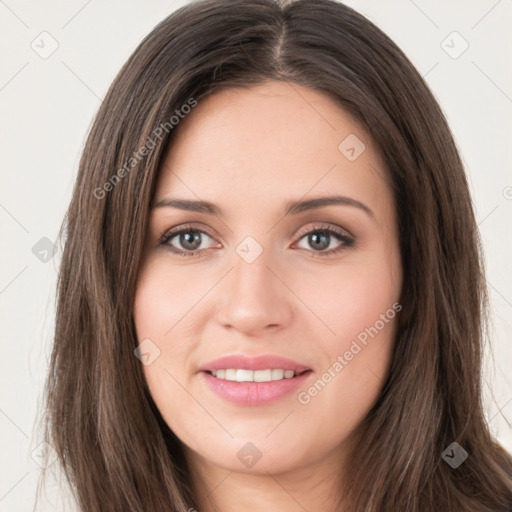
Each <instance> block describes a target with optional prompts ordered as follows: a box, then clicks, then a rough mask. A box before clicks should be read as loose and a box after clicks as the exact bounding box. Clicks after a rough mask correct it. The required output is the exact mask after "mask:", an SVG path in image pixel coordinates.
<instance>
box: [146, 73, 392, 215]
mask: <svg viewBox="0 0 512 512" xmlns="http://www.w3.org/2000/svg"><path fill="white" fill-rule="evenodd" d="M385 188H386V177H385V171H384V165H383V162H382V159H381V157H380V154H379V153H378V151H377V150H376V148H375V147H374V143H373V141H372V140H371V138H370V136H369V135H368V134H367V132H366V131H365V130H364V129H362V127H361V126H360V125H359V123H357V122H356V121H355V120H354V119H352V118H351V116H349V115H348V114H347V113H346V112H345V111H343V110H342V109H341V108H340V107H339V106H338V105H337V104H336V103H335V102H334V101H332V100H331V99H330V98H329V97H327V96H326V95H324V94H322V93H320V92H318V91H315V90H313V89H310V88H307V87H304V86H301V85H298V84H295V83H290V82H267V83H265V84H261V85H257V86H253V87H251V88H247V89H246V88H236V89H235V88H230V89H226V90H222V91H220V92H216V93H215V94H213V95H211V96H209V97H206V98H205V99H203V100H201V101H199V102H198V105H197V106H196V107H195V108H194V109H193V110H192V111H191V112H190V113H189V114H188V115H187V116H185V118H184V119H182V120H181V121H180V124H179V125H178V127H177V129H176V132H175V133H174V139H173V140H172V143H171V145H170V148H169V151H168V153H167V156H166V158H165V161H164V163H163V166H162V169H161V173H160V177H159V181H158V185H157V193H156V197H155V199H156V200H159V199H162V198H163V197H164V196H165V194H168V193H171V192H172V194H173V195H180V196H183V197H190V198H195V199H198V198H201V199H209V198H211V199H214V200H215V202H219V201H220V202H222V203H226V204H228V203H229V204H232V205H233V206H234V207H235V206H236V204H238V206H244V205H245V206H248V205H249V204H250V205H252V206H260V207H261V206H263V205H265V204H270V203H272V204H274V203H275V202H279V204H281V203H282V200H283V199H284V198H286V199H288V198H298V197H302V196H304V195H306V194H310V195H321V194H330V195H332V194H333V192H337V193H343V194H345V195H346V194H351V195H353V196H355V197H354V198H355V199H361V200H362V199H363V198H365V201H366V202H368V201H370V202H375V201H377V202H378V201H379V198H381V199H382V194H383V193H385V192H386V191H385V190H384V189H385ZM233 191H236V195H235V194H233ZM388 192H389V191H388ZM194 196H195V197H194Z"/></svg>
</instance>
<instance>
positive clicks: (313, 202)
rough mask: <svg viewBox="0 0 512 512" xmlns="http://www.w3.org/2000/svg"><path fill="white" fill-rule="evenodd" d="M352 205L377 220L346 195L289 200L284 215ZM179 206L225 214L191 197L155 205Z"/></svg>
mask: <svg viewBox="0 0 512 512" xmlns="http://www.w3.org/2000/svg"><path fill="white" fill-rule="evenodd" d="M333 205H341V206H352V207H355V208H359V209H360V210H362V211H364V212H365V213H366V214H367V215H368V216H369V217H371V218H372V219H373V220H375V214H374V213H373V211H372V210H371V209H370V208H369V207H368V206H366V205H365V204H363V203H361V202H360V201H357V200H356V199H352V198H351V197H346V196H324V197H314V198H312V199H303V200H298V201H288V202H287V203H286V205H285V211H284V216H286V215H297V214H298V213H302V212H305V211H308V210H316V209H318V208H323V207H325V206H333ZM165 207H168V208H177V209H179V210H185V211H189V212H197V213H206V214H208V215H218V216H220V217H223V216H224V212H223V211H222V209H221V208H219V207H218V206H217V205H215V204H213V203H210V202H209V201H195V200H190V199H179V198H163V199H161V200H160V201H158V202H157V203H156V204H154V205H153V209H155V208H165Z"/></svg>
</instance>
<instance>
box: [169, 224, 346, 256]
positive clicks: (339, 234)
mask: <svg viewBox="0 0 512 512" xmlns="http://www.w3.org/2000/svg"><path fill="white" fill-rule="evenodd" d="M182 233H201V234H205V235H208V236H209V237H210V238H213V236H212V235H210V234H209V233H208V232H207V231H204V230H201V229H197V228H196V227H194V226H193V225H185V226H183V227H181V228H180V229H176V230H171V231H164V233H162V235H161V236H160V242H159V245H160V246H166V247H165V248H166V249H168V250H169V251H171V252H172V253H173V254H176V255H177V256H182V257H194V256H199V255H200V254H201V253H202V252H203V251H206V250H208V249H196V250H195V251H181V250H179V249H176V248H175V247H173V246H172V245H170V244H169V241H170V240H172V239H173V238H174V237H175V236H176V235H180V234H182ZM311 233H321V234H329V235H334V236H335V237H336V238H339V239H340V240H341V241H342V242H343V244H341V246H340V247H338V248H337V249H331V250H329V251H313V250H311V252H312V253H313V254H314V255H315V257H316V256H320V257H324V256H325V255H328V256H330V255H333V254H337V253H339V252H341V251H343V250H345V249H348V248H350V247H353V246H354V245H355V239H354V238H352V237H351V236H348V235H347V234H346V233H345V232H344V231H342V230H341V229H339V228H337V227H333V226H328V225H320V226H316V227H314V228H313V229H310V230H309V231H306V232H304V233H302V234H301V235H300V236H299V240H302V238H304V237H305V236H306V235H310V234H311ZM302 250H306V251H307V250H308V249H302Z"/></svg>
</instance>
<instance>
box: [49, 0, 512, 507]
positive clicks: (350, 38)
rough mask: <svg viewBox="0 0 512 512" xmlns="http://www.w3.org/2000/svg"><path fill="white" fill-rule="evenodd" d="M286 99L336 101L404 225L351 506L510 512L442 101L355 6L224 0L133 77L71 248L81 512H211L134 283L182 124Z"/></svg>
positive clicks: (184, 24) (72, 419) (466, 203)
mask: <svg viewBox="0 0 512 512" xmlns="http://www.w3.org/2000/svg"><path fill="white" fill-rule="evenodd" d="M268 80H280V81H288V82H290V83H297V84H301V85H304V86H308V87H311V88H313V89H315V90H317V91H320V92H322V93H324V94H326V95H328V96H329V97H330V98H331V99H333V100H334V101H335V102H336V103H337V104H338V105H339V106H340V107H341V108H343V109H345V111H347V112H348V113H349V114H351V115H352V116H353V118H354V119H356V120H357V121H358V122H360V123H362V125H363V126H364V127H365V128H366V130H367V131H368V133H369V134H370V135H371V136H372V138H373V140H374V141H375V143H376V145H377V147H378V148H379V150H380V152H381V153H382V157H383V159H384V162H385V164H386V167H387V170H388V171H389V175H390V177H391V178H390V180H391V186H392V187H393V191H394V196H395V204H396V208H397V216H398V219H399V236H400V240H399V241H400V250H401V259H402V262H403V275H404V284H403V290H402V295H401V298H400V303H401V304H402V306H403V310H402V312H401V315H400V317H399V324H398V329H397V335H396V341H395V345H394V352H393V359H392V364H391V367H390V371H389V375H388V376H387V380H386V381H385V383H384V385H383V388H382V391H381V394H380V396H379V399H378V401H377V403H376V404H375V405H374V407H373V408H372V410H371V411H370V413H369V414H368V416H367V418H366V419H365V421H364V422H363V425H361V429H362V431H364V436H363V439H362V440H361V444H360V445H358V446H357V447H356V449H355V451H354V458H353V460H352V462H351V464H350V468H351V470H350V472H349V475H348V478H349V480H347V481H343V482H340V487H339V489H340V496H343V498H344V500H346V503H349V504H350V510H351V511H364V512H384V511H390V512H420V511H429V512H430V511H432V510H436V511H450V512H455V511H465V512H469V511H474V512H477V511H478V512H483V511H487V512H490V511H498V510H506V509H507V508H508V509H511V508H512V461H511V457H510V455H509V454H508V453H507V452H506V451H505V450H504V449H503V448H502V447H501V446H500V445H499V444H498V443H497V442H496V441H495V440H493V438H492V436H491V435H490V432H489V429H488V426H487V423H486V420H485V417H484V414H483V404H482V393H481V391H482V389H481V385H482V375H481V366H482V352H483V344H484V341H485V339H486V338H487V329H486V324H487V317H488V313H487V307H488V306H487V292H486V287H485V278H484V268H483V261H482V248H481V243H480V239H479V233H478V230H477V225H476V222H475V215H474V212H473V208H472V202H471V197H470V194H469V189H468V183H467V180H466V176H465V172H464V169H463V165H462V163H461V159H460V157H459V154H458V152H457V149H456V146H455V144H454V140H453V137H452V134H451V132H450V129H449V127H448V125H447V122H446V120H445V118H444V116H443V113H442V112H441V110H440V108H439V106H438V104H437V103H436V101H435V99H434V97H433V95H432V93H431V92H430V90H429V89H428V87H427V85H426V84H425V82H424V80H423V79H422V77H421V76H420V75H419V73H418V72H417V71H416V70H415V68H414V67H413V65H412V64H411V63H410V61H409V60H408V59H407V58H406V57H405V56H404V54H403V53H402V52H401V51H400V50H399V49H398V48H397V46H396V45H395V44H394V43H393V42H392V41H391V40H390V39H389V38H388V37H387V36H386V35H385V34H384V33H382V32H381V31H380V30H379V29H378V28H377V27H376V26H375V25H373V24H372V23H371V22H369V21H368V20H367V19H366V18H364V17H363V16H361V15H360V14H358V13H356V12H355V11H354V10H352V9H351V8H349V7H347V6H345V5H343V4H341V3H338V2H335V1H332V0H298V1H285V0H282V1H279V0H245V1H244V0H206V1H197V2H193V3H191V4H189V5H187V6H185V7H182V8H180V9H178V10H177V11H176V12H174V13H173V14H171V15H170V16H169V17H168V18H166V19H165V20H164V21H162V22H161V23H160V24H159V25H158V26H157V27H155V29H154V30H153V31H152V32H151V33H150V34H149V35H148V36H147V37H146V38H145V39H144V40H143V41H142V43H141V44H140V45H139V47H138V48H137V49H136V50H135V52H134V53H133V54H132V56H131V57H130V58H129V60H128V61H127V63H126V64H125V65H124V67H123V68H122V69H121V71H120V72H119V74H118V75H117V77H116V79H115V80H114V82H113V84H112V86H111V87H110V89H109V91H108V93H107V95H106V97H105V99H104V101H103V103H102V105H101V107H100V109H99V112H98V114H97V116H96V118H95V120H94V123H93V125H92V128H91V130H90V133H89V136H88V139H87V143H86V146H85V148H84V151H83V154H82V158H81V161H80V166H79V173H78V177H77V180H76V184H75V187H74V191H73V197H72V200H71V203H70V206H69V209H68V211H67V214H66V218H65V220H64V222H63V225H62V228H61V232H60V236H61V237H62V238H63V239H65V246H64V251H63V257H62V262H61V267H60V273H59V279H58V297H57V313H56V326H55V336H54V347H53V353H52V356H51V362H50V371H49V375H48V381H47V388H46V416H45V418H44V425H45V435H46V441H47V442H48V443H50V444H51V445H52V446H53V447H54V449H55V450H56V452H57V454H58V457H59V460H60V463H61V466H62V468H63V470H64V472H65V475H66V477H67V478H68V481H69V483H70V484H71V486H72V488H73V489H74V491H75V495H76V498H77V501H78V503H79V505H80V507H81V510H83V511H84V512H100V511H101V512H104V511H106V510H108V511H109V512H116V511H119V512H121V511H122V512H126V511H136V512H142V511H151V512H158V511H162V512H164V511H166V512H169V511H179V512H186V511H188V510H190V509H191V508H199V504H198V503H197V498H196V496H195V493H194V488H193V485H192V482H191V478H190V474H189V468H188V467H187V463H186V460H185V458H184V455H183V451H182V445H181V442H180V440H179V439H178V438H177V437H176V436H175V435H174V433H173V432H172V431H171V430H170V429H169V427H168V426H167V425H166V423H165V422H164V421H163V419H162V417H161V416H160V414H159V411H158V409H157V408H156V406H155V404H154V402H153V401H152V399H151V396H150V394H149V392H148V389H147V386H146V383H145V379H144V376H143V371H142V366H141V363H140V361H139V360H138V359H137V358H136V357H134V353H133V351H134V349H135V348H136V347H137V345H138V341H137V337H136V334H135V326H134V322H133V317H132V304H133V297H134V292H135V286H136V278H137V274H138V269H139V264H140V261H141V254H142V248H143V244H144V239H145V235H146V228H147V223H148V213H149V206H150V203H151V200H152V197H153V193H154V190H155V184H156V180H157V177H158V172H159V170H160V168H161V163H162V160H163V158H164V156H165V153H166V148H168V147H169V142H170V141H171V140H172V138H173V134H174V131H175V130H176V129H179V124H178V126H176V125H175V122H174V121H171V118H172V117H173V116H175V117H176V116H178V117H180V116H179V113H177V112H176V111H179V112H182V113H183V112H186V111H187V110H186V109H185V107H184V106H185V105H188V106H189V107H188V108H189V110H190V109H191V108H193V105H194V102H200V101H201V99H202V98H204V97H205V96H206V95H210V94H213V93H214V92H215V91H218V90H220V89H224V88H227V87H250V86H251V85H252V84H259V83H262V82H265V81H268ZM150 140H151V143H150ZM142 148H146V151H142ZM454 442H456V443H458V445H460V446H461V447H462V448H463V449H464V450H465V451H466V452H467V454H468V458H467V459H466V460H465V461H464V462H463V463H462V464H461V465H460V466H459V467H458V468H456V469H454V468H452V467H451V466H450V465H449V464H448V463H447V462H446V460H443V457H442V453H443V451H444V450H445V449H446V448H447V447H449V446H450V445H451V444H452V443H454Z"/></svg>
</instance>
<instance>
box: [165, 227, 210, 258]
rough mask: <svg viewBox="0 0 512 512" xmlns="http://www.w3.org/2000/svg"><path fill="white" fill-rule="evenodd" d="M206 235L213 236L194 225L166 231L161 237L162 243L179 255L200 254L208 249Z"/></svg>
mask: <svg viewBox="0 0 512 512" xmlns="http://www.w3.org/2000/svg"><path fill="white" fill-rule="evenodd" d="M205 236H206V237H208V238H211V237H210V235H208V233H206V232H205V231H203V230H200V229H197V228H195V227H193V226H183V227H182V228H181V229H175V230H171V231H168V232H166V233H165V234H164V235H163V236H162V238H161V239H160V245H163V246H166V247H167V248H168V249H169V250H170V251H171V252H172V253H174V254H177V255H178V256H198V255H199V254H201V253H202V251H204V250H206V249H207V247H204V244H203V242H204V240H203V238H204V237H205ZM174 239H175V240H174ZM176 245H178V247H176Z"/></svg>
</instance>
